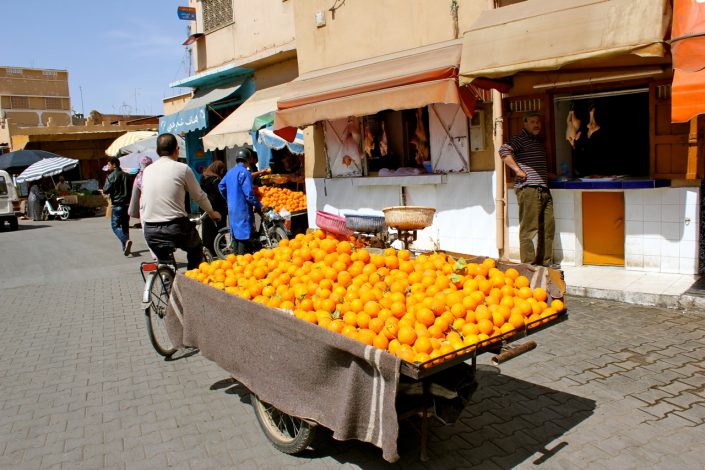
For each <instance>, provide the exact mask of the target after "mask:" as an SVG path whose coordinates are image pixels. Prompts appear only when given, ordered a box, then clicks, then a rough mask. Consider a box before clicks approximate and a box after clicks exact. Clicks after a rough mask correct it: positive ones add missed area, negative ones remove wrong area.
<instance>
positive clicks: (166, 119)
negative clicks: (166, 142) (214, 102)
mask: <svg viewBox="0 0 705 470" xmlns="http://www.w3.org/2000/svg"><path fill="white" fill-rule="evenodd" d="M207 125H208V122H207V121H206V107H205V106H198V107H196V108H190V109H182V110H181V111H179V112H178V113H174V114H169V115H168V116H162V117H160V118H159V133H160V134H163V133H165V132H169V133H171V134H180V133H181V132H190V131H193V130H196V129H202V128H204V127H206V126H207Z"/></svg>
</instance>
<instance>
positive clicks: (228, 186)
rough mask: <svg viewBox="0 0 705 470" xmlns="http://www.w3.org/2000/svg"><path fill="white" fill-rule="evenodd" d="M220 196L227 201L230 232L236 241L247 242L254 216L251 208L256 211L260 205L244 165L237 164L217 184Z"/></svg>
mask: <svg viewBox="0 0 705 470" xmlns="http://www.w3.org/2000/svg"><path fill="white" fill-rule="evenodd" d="M218 189H219V190H220V194H222V195H223V197H224V198H225V199H226V201H228V217H230V232H231V233H232V235H233V238H235V239H236V240H249V239H250V236H251V232H252V224H253V221H254V216H253V214H252V209H251V208H252V207H255V208H257V209H258V210H259V209H261V208H262V204H260V202H259V201H258V200H257V198H256V197H255V194H254V192H253V190H252V177H251V176H250V172H249V171H247V168H245V165H243V164H242V163H241V162H238V164H237V165H235V166H234V167H232V168H231V169H230V170H228V172H227V173H226V174H225V177H223V179H222V180H221V182H220V183H219V184H218Z"/></svg>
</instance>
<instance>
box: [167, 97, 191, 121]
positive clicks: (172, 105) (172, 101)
mask: <svg viewBox="0 0 705 470" xmlns="http://www.w3.org/2000/svg"><path fill="white" fill-rule="evenodd" d="M190 99H191V93H184V94H182V95H177V96H172V97H170V98H164V99H163V100H162V104H163V105H164V111H162V112H163V113H164V115H165V116H167V115H169V114H173V113H177V112H179V111H181V108H183V107H184V105H185V104H186V103H188V100H190Z"/></svg>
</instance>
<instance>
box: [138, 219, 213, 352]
mask: <svg viewBox="0 0 705 470" xmlns="http://www.w3.org/2000/svg"><path fill="white" fill-rule="evenodd" d="M207 216H208V214H207V213H204V214H202V215H201V216H200V217H198V218H194V219H191V222H193V223H195V224H196V225H200V224H201V223H202V222H203V220H204V219H205V218H206V217H207ZM203 256H204V258H203V259H204V261H206V262H210V261H212V257H211V254H210V251H208V249H207V248H206V247H205V246H204V247H203ZM177 269H178V267H177V265H176V259H175V258H174V253H173V252H172V253H171V254H170V257H169V258H168V259H161V260H157V261H156V262H155V261H143V262H142V263H140V274H141V275H142V279H143V280H144V292H143V294H142V304H143V305H144V315H145V322H146V323H147V334H148V335H149V341H150V343H152V347H153V348H154V350H155V351H157V353H158V354H159V355H161V356H164V357H170V356H171V355H173V354H174V353H175V352H176V348H175V347H173V345H172V343H171V340H170V339H169V334H168V333H167V331H166V325H165V323H164V319H165V317H166V310H167V306H168V305H169V295H170V294H171V286H172V285H173V283H174V277H175V276H176V271H177Z"/></svg>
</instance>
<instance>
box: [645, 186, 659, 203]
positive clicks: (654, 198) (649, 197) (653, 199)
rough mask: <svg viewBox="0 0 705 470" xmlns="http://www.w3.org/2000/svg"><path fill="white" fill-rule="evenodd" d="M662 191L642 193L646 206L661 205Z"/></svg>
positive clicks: (653, 190) (650, 190)
mask: <svg viewBox="0 0 705 470" xmlns="http://www.w3.org/2000/svg"><path fill="white" fill-rule="evenodd" d="M661 192H662V191H661V190H660V189H646V190H644V192H643V193H642V199H643V201H644V205H647V204H651V205H654V204H659V205H660V204H661Z"/></svg>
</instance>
